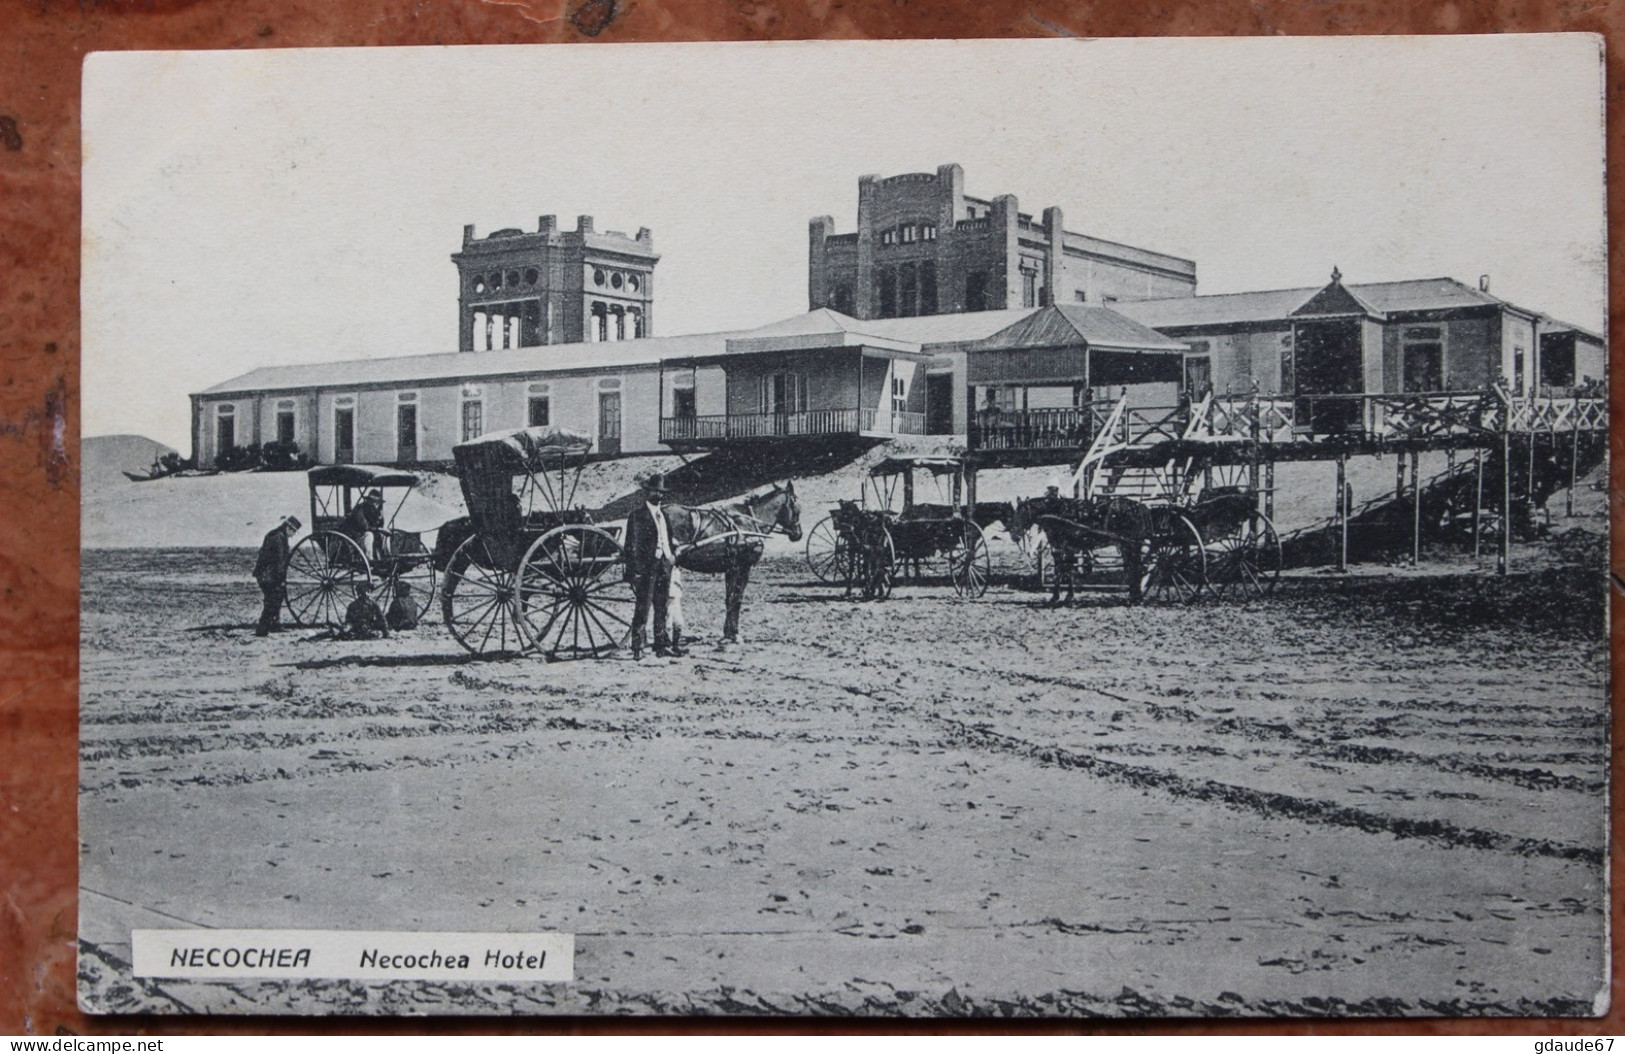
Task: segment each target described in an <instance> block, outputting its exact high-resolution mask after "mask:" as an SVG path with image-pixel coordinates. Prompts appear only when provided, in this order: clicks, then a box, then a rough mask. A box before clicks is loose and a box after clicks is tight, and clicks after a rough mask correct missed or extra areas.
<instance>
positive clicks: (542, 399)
mask: <svg viewBox="0 0 1625 1054" xmlns="http://www.w3.org/2000/svg"><path fill="white" fill-rule="evenodd" d="M552 403H553V400H552V398H551V397H550V396H546V395H533V396H531V397H530V417H529V420H530V427H532V428H542V427H546V426H547V425H550V424H552V423H553V421H552Z"/></svg>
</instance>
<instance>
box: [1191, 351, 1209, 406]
mask: <svg viewBox="0 0 1625 1054" xmlns="http://www.w3.org/2000/svg"><path fill="white" fill-rule="evenodd" d="M1193 350H1194V345H1193ZM1212 381H1213V365H1212V360H1210V359H1209V358H1208V357H1207V356H1206V355H1201V356H1197V355H1192V356H1190V357H1188V358H1186V359H1185V392H1186V394H1188V395H1189V396H1190V397H1191V398H1193V399H1200V398H1201V397H1202V396H1204V395H1206V394H1207V390H1208V389H1209V388H1211V387H1212V386H1213V384H1212Z"/></svg>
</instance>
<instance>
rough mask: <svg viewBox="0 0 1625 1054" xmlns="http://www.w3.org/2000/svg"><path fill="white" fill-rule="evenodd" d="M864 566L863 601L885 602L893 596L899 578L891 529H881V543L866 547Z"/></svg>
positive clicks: (895, 548)
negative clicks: (895, 583) (892, 591)
mask: <svg viewBox="0 0 1625 1054" xmlns="http://www.w3.org/2000/svg"><path fill="white" fill-rule="evenodd" d="M861 563H862V565H863V599H865V600H885V599H887V598H888V597H890V596H891V590H892V585H893V583H894V582H895V581H896V578H897V547H896V546H894V545H892V540H891V531H890V529H888V528H886V527H885V526H882V527H881V528H880V541H879V542H878V543H876V544H875V545H873V546H866V547H865V549H864V552H863V557H862V560H861Z"/></svg>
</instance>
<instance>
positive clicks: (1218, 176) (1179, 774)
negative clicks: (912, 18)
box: [78, 34, 1610, 1019]
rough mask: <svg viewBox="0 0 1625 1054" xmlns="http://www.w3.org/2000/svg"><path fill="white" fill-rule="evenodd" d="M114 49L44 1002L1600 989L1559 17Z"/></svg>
mask: <svg viewBox="0 0 1625 1054" xmlns="http://www.w3.org/2000/svg"><path fill="white" fill-rule="evenodd" d="M83 92H84V94H83V137H84V138H83V157H84V161H83V188H84V189H83V236H82V242H83V265H82V266H83V273H82V308H81V312H82V403H81V407H82V409H81V420H82V432H83V437H82V471H81V479H82V495H83V497H82V508H81V517H82V518H81V545H82V573H81V636H80V667H81V674H80V713H79V728H80V744H79V747H80V770H79V771H80V783H79V816H80V823H79V853H80V859H79V875H80V879H79V883H80V884H79V893H78V896H79V922H78V993H79V1002H80V1006H81V1008H82V1009H83V1010H85V1011H86V1012H90V1013H96V1014H135V1013H158V1014H256V1015H263V1014H300V1015H377V1016H408V1015H410V1016H422V1015H502V1016H509V1015H642V1016H647V1015H683V1016H693V1015H711V1016H736V1017H737V1016H752V1017H758V1016H789V1017H815V1016H816V1017H826V1016H842V1017H853V1016H863V1017H906V1018H965V1017H973V1018H990V1017H1000V1018H1006V1017H1031V1018H1083V1017H1091V1018H1094V1017H1106V1018H1117V1019H1135V1018H1169V1017H1175V1018H1223V1017H1237V1018H1248V1019H1262V1018H1378V1017H1380V1018H1428V1017H1504V1016H1517V1017H1568V1018H1573V1017H1590V1016H1599V1015H1602V1014H1604V1013H1605V1012H1606V1011H1607V1010H1608V998H1609V996H1608V993H1609V981H1610V975H1609V945H1608V936H1609V932H1608V923H1609V894H1608V882H1607V860H1608V852H1609V803H1608V780H1609V724H1610V708H1609V697H1608V685H1609V649H1608V612H1607V600H1608V597H1607V593H1608V588H1609V587H1608V582H1609V579H1608V571H1607V553H1608V490H1607V480H1608V464H1607V459H1608V412H1607V391H1606V384H1607V365H1608V344H1607V336H1606V325H1607V295H1606V294H1607V290H1606V277H1607V241H1606V232H1605V222H1604V219H1605V218H1604V211H1605V182H1604V143H1605V140H1604V125H1603V66H1602V41H1601V39H1600V38H1598V37H1594V36H1587V35H1581V34H1549V35H1512V34H1509V35H1500V36H1476V37H1461V36H1441V37H1386V38H1378V37H1340V38H1303V37H1300V38H1292V39H1288V38H1254V39H1243V38H1229V39H1219V38H1214V39H1195V38H1192V39H1140V40H1100V39H1096V40H1083V39H1068V40H1005V41H928V40H921V41H899V42H873V41H871V42H851V43H833V42H818V43H813V42H809V43H776V44H745V43H739V44H649V45H634V44H626V45H621V44H614V45H594V46H580V47H577V46H549V45H538V46H522V47H521V46H508V47H447V48H368V49H345V48H333V49H287V50H269V51H239V52H208V51H198V52H139V51H132V52H119V53H113V52H104V53H97V54H93V55H91V56H90V57H89V58H88V59H87V61H86V63H85V67H84V81H83Z"/></svg>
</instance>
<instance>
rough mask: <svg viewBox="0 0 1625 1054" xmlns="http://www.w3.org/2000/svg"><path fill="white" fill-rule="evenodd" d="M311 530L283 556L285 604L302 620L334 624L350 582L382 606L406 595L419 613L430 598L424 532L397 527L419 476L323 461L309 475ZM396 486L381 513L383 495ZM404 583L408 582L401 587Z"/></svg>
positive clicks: (431, 570)
mask: <svg viewBox="0 0 1625 1054" xmlns="http://www.w3.org/2000/svg"><path fill="white" fill-rule="evenodd" d="M306 478H307V482H308V484H309V487H310V534H308V535H306V536H305V537H304V538H302V539H300V540H299V543H298V544H297V545H295V546H294V547H293V550H292V552H290V553H289V556H288V575H287V607H288V613H289V614H290V615H291V616H292V617H293V620H294V622H295V623H297V624H298V625H301V626H322V625H326V626H338V625H340V624H342V623H343V621H344V612H345V609H346V608H348V607H349V604H350V601H352V600H354V599H355V594H356V587H357V586H361V585H365V586H367V587H369V588H370V589H372V590H374V592H375V597H376V599H377V601H378V603H379V605H380V606H381V607H384V608H386V609H387V608H388V607H389V606H390V604H391V603H392V602H393V601H394V599H395V598H396V596H398V595H401V594H403V593H404V594H407V595H408V596H409V597H410V599H411V601H412V604H413V605H414V606H415V607H416V609H417V614H418V615H419V617H421V616H422V615H423V614H424V613H425V612H427V611H428V609H429V606H430V605H431V604H432V603H433V602H434V594H435V571H436V567H435V562H434V560H433V557H432V554H431V553H430V552H429V550H428V549H427V548H425V547H424V544H423V538H422V535H420V534H419V533H418V532H416V531H405V530H400V529H398V528H396V527H395V518H396V516H397V515H398V514H399V513H400V510H401V506H402V505H403V504H405V502H406V499H407V497H408V495H410V494H411V492H412V490H413V488H414V487H416V486H417V485H418V482H419V481H418V477H417V476H415V475H413V474H412V473H410V472H403V471H401V470H399V469H392V468H384V467H381V466H378V465H321V466H318V467H316V468H313V469H311V470H310V471H309V473H308V474H307V477H306ZM394 491H399V492H400V498H399V500H398V501H396V502H395V507H394V509H393V510H390V511H389V513H388V515H387V516H386V515H385V507H386V505H387V500H386V495H387V494H389V493H391V492H394ZM403 587H406V588H403Z"/></svg>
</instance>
